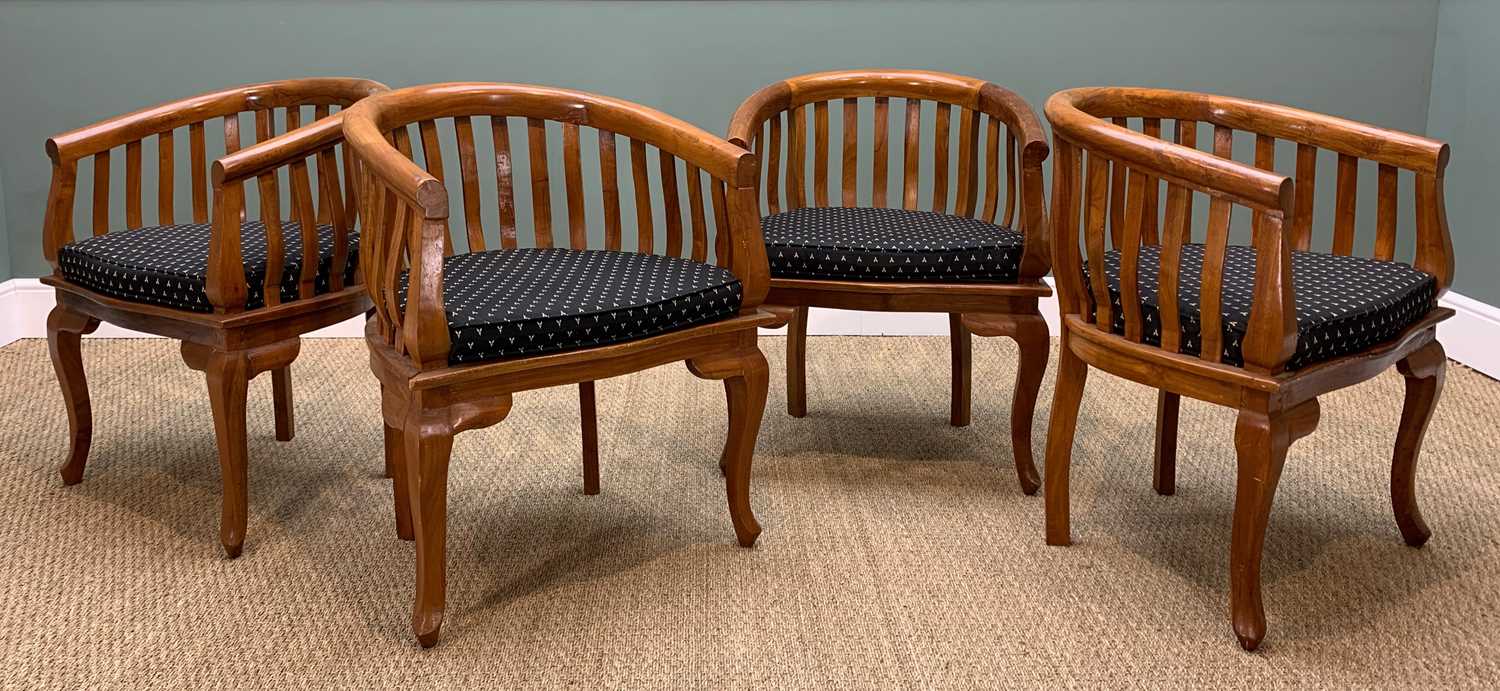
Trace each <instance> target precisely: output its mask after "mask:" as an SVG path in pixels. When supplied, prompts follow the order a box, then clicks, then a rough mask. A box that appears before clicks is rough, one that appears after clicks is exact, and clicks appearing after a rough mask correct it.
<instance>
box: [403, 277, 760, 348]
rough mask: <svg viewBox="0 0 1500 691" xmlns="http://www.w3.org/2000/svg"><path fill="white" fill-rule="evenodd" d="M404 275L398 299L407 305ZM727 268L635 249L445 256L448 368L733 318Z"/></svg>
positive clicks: (734, 300)
mask: <svg viewBox="0 0 1500 691" xmlns="http://www.w3.org/2000/svg"><path fill="white" fill-rule="evenodd" d="M406 286H407V277H406V276H405V275H403V276H401V279H400V284H399V286H398V289H397V290H398V295H399V302H400V304H401V306H402V308H403V309H404V308H405V305H406ZM741 296H742V291H741V288H740V282H739V279H737V278H735V277H734V274H732V273H730V272H729V270H727V269H723V268H720V267H717V266H713V265H711V264H704V263H702V262H695V261H691V260H688V259H679V258H676V257H663V256H659V255H654V254H636V253H633V252H609V251H603V250H572V249H563V248H524V249H514V250H491V251H488V252H474V253H472V254H460V255H455V256H452V257H448V258H447V259H445V260H443V303H444V307H445V308H446V309H447V312H448V335H449V337H450V339H451V341H452V350H451V351H450V352H449V355H448V362H449V363H451V364H459V363H468V362H478V361H481V360H492V359H495V358H503V357H514V356H518V355H538V354H542V353H551V352H557V351H562V350H572V349H575V348H588V347H593V346H602V345H608V344H611V343H620V342H623V341H630V340H635V339H640V338H646V337H648V336H655V335H657V334H661V333H665V332H668V331H675V330H677V329H682V328H686V327H689V326H694V325H697V324H704V323H708V322H712V321H717V320H719V319H724V318H727V317H731V316H733V315H735V314H736V313H738V312H739V310H740V298H741Z"/></svg>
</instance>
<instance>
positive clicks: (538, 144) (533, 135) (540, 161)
mask: <svg viewBox="0 0 1500 691" xmlns="http://www.w3.org/2000/svg"><path fill="white" fill-rule="evenodd" d="M526 144H527V146H528V151H529V152H530V156H529V158H530V159H531V218H532V230H533V231H534V232H535V234H536V240H535V242H536V246H537V247H551V246H552V183H551V181H550V180H549V178H548V173H547V121H545V120H542V119H539V118H526Z"/></svg>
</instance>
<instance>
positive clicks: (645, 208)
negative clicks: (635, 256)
mask: <svg viewBox="0 0 1500 691" xmlns="http://www.w3.org/2000/svg"><path fill="white" fill-rule="evenodd" d="M630 177H631V184H632V185H633V186H634V187H635V248H636V251H637V252H642V253H645V254H650V253H651V252H653V251H655V249H656V238H655V237H654V229H653V228H652V227H651V182H650V180H651V177H650V174H649V171H647V169H646V143H645V142H643V141H641V140H639V139H631V140H630Z"/></svg>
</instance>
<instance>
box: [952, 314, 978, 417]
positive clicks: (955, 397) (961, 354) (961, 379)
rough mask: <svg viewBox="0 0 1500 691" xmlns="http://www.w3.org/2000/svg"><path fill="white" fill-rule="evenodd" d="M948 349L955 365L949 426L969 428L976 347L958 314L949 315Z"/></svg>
mask: <svg viewBox="0 0 1500 691" xmlns="http://www.w3.org/2000/svg"><path fill="white" fill-rule="evenodd" d="M948 347H949V348H948V349H949V352H950V360H951V362H952V365H953V383H952V385H951V386H950V387H949V390H950V392H951V394H952V402H951V403H950V405H949V413H948V424H950V425H952V426H954V427H967V426H968V425H969V422H970V421H971V419H972V405H973V397H974V347H973V339H972V338H971V337H970V335H969V330H968V329H967V328H965V327H964V316H963V315H962V314H959V313H957V312H954V313H951V314H949V315H948Z"/></svg>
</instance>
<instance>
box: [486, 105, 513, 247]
mask: <svg viewBox="0 0 1500 691" xmlns="http://www.w3.org/2000/svg"><path fill="white" fill-rule="evenodd" d="M490 136H491V137H493V138H494V147H495V199H496V205H497V206H498V207H499V212H500V247H501V248H503V249H508V250H513V249H515V248H516V244H517V243H516V186H515V179H514V175H515V173H514V170H513V163H514V161H513V160H512V158H511V155H510V126H509V125H508V124H506V120H505V118H504V117H502V116H498V115H496V116H492V117H490Z"/></svg>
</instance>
